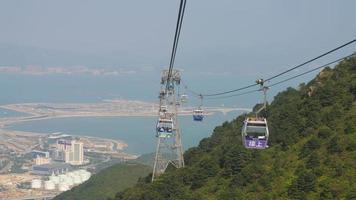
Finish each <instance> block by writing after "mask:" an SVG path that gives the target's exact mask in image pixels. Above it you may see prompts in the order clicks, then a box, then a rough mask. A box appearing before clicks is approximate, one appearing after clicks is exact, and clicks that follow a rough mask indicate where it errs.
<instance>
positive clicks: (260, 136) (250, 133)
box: [242, 117, 269, 149]
mask: <svg viewBox="0 0 356 200" xmlns="http://www.w3.org/2000/svg"><path fill="white" fill-rule="evenodd" d="M268 136H269V131H268V125H267V120H266V118H255V117H248V118H246V120H245V121H244V126H243V129H242V141H243V144H244V146H245V147H246V148H249V149H265V148H267V147H268V144H267V143H268Z"/></svg>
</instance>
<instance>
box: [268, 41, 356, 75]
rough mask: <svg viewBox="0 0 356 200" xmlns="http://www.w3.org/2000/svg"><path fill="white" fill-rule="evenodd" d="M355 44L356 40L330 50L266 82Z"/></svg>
mask: <svg viewBox="0 0 356 200" xmlns="http://www.w3.org/2000/svg"><path fill="white" fill-rule="evenodd" d="M354 42H356V39H354V40H351V41H350V42H347V43H345V44H343V45H341V46H338V47H336V48H334V49H332V50H330V51H328V52H326V53H323V54H321V55H320V56H317V57H315V58H313V59H310V60H308V61H306V62H304V63H302V64H299V65H297V66H295V67H293V68H290V69H288V70H286V71H284V72H281V73H279V74H277V75H274V76H272V77H270V78H267V79H266V80H265V81H270V80H272V79H274V78H277V77H279V76H281V75H283V74H286V73H288V72H290V71H292V70H295V69H297V68H299V67H302V66H304V65H306V64H309V63H311V62H313V61H315V60H317V59H319V58H321V57H324V56H326V55H328V54H330V53H332V52H334V51H337V50H339V49H341V48H344V47H346V46H348V45H350V44H352V43H354Z"/></svg>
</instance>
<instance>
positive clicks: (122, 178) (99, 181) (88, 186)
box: [54, 164, 152, 200]
mask: <svg viewBox="0 0 356 200" xmlns="http://www.w3.org/2000/svg"><path fill="white" fill-rule="evenodd" d="M151 171H152V169H151V168H150V167H148V166H145V165H140V164H117V165H114V166H112V167H109V168H107V169H104V170H103V171H101V172H99V173H98V174H95V175H94V176H92V177H91V178H90V179H89V180H88V181H87V182H85V183H84V184H82V185H79V186H78V187H75V188H73V189H72V190H70V191H68V192H64V193H62V194H61V195H59V196H57V197H56V198H54V199H55V200H82V199H85V200H99V199H100V200H106V199H108V198H113V197H114V196H115V194H116V193H117V192H118V191H121V190H123V189H126V188H128V187H130V186H133V185H135V183H136V182H137V180H138V179H139V178H140V177H145V176H147V175H148V174H149V173H150V172H151Z"/></svg>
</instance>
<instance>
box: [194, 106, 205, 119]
mask: <svg viewBox="0 0 356 200" xmlns="http://www.w3.org/2000/svg"><path fill="white" fill-rule="evenodd" d="M203 119H204V110H203V109H201V108H198V109H196V110H194V111H193V120H194V121H198V122H201V121H203Z"/></svg>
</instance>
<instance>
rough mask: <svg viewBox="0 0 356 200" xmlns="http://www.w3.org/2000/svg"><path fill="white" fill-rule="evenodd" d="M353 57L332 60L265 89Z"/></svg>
mask: <svg viewBox="0 0 356 200" xmlns="http://www.w3.org/2000/svg"><path fill="white" fill-rule="evenodd" d="M354 55H356V53H353V54H350V55H348V56H345V57H343V58H339V59H337V60H334V61H332V62H329V63H327V64H325V65H322V66H319V67H316V68H314V69H311V70H308V71H306V72H303V73H301V74H298V75H295V76H292V77H290V78H287V79H284V80H281V81H278V82H277V83H273V84H271V85H268V86H267V87H273V86H275V85H279V84H281V83H284V82H287V81H290V80H292V79H295V78H298V77H300V76H303V75H305V74H309V73H311V72H314V71H316V70H318V69H321V68H324V67H327V66H329V65H332V64H334V63H337V62H340V61H342V60H344V59H347V58H350V57H352V56H354Z"/></svg>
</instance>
